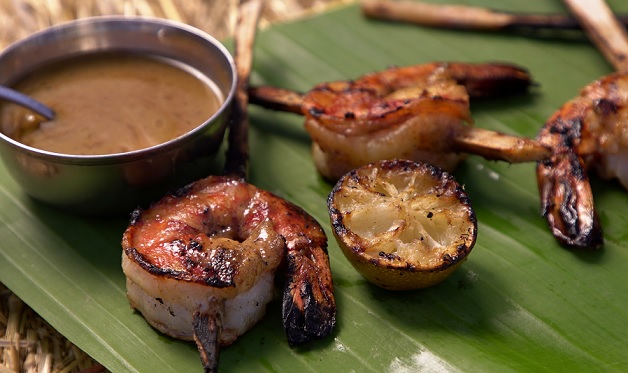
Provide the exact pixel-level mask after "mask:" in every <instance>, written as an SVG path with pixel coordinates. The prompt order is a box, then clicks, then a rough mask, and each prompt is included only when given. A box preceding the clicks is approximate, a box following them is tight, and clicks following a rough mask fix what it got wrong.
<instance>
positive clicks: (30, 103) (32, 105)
mask: <svg viewBox="0 0 628 373" xmlns="http://www.w3.org/2000/svg"><path fill="white" fill-rule="evenodd" d="M0 100H6V101H9V102H12V103H14V104H18V105H20V106H24V107H25V108H28V109H30V110H32V111H34V112H35V113H37V114H39V115H41V116H42V117H44V118H46V119H48V120H52V119H54V117H55V112H54V111H53V110H52V109H51V108H49V107H48V106H46V105H44V104H42V103H41V102H39V101H37V100H35V99H33V98H32V97H29V96H27V95H25V94H23V93H21V92H18V91H16V90H14V89H11V88H9V87H5V86H0Z"/></svg>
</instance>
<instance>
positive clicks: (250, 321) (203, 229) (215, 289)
mask: <svg viewBox="0 0 628 373" xmlns="http://www.w3.org/2000/svg"><path fill="white" fill-rule="evenodd" d="M260 8H261V1H259V0H251V1H248V2H247V1H243V2H241V4H240V12H241V14H240V17H239V23H238V29H237V30H236V66H237V71H238V83H237V94H236V100H235V103H234V107H233V109H232V114H231V115H232V116H231V118H230V119H231V120H230V134H229V151H228V153H227V158H228V161H227V162H226V165H225V174H226V175H225V176H209V177H207V178H204V179H201V180H198V181H196V182H194V183H191V184H189V185H188V186H186V187H183V188H181V189H180V190H178V191H176V192H174V193H172V194H171V195H168V196H166V197H164V198H163V199H161V200H160V201H158V202H156V203H154V204H153V205H152V206H150V207H149V208H148V209H145V210H140V209H138V210H136V211H135V212H134V213H133V215H132V219H131V221H130V224H129V226H128V228H127V229H126V231H125V232H124V235H123V238H122V247H123V254H122V269H123V272H124V274H125V275H126V278H127V296H128V298H129V301H130V303H131V306H132V307H133V308H135V309H137V310H138V311H139V312H141V313H142V315H143V316H144V318H145V319H146V320H147V321H148V322H149V323H150V324H151V325H152V326H153V327H155V328H156V329H157V330H159V331H161V332H163V333H165V334H167V335H170V336H172V337H174V338H180V339H184V340H193V341H195V342H196V345H197V347H198V350H199V353H200V355H201V360H202V362H203V366H204V368H205V371H207V372H214V371H216V370H217V368H218V357H219V348H220V346H226V345H229V344H231V343H233V342H234V341H235V340H236V338H237V337H238V336H240V335H242V334H243V333H244V332H246V331H247V330H248V329H249V328H251V327H252V326H253V325H254V324H255V323H256V322H258V321H259V320H260V319H261V318H262V317H263V316H264V313H265V308H266V305H267V304H268V303H269V302H270V301H271V300H272V298H273V293H274V290H273V288H274V279H275V275H276V273H277V272H278V271H279V270H280V269H283V270H284V271H283V272H284V273H285V285H284V291H283V300H282V313H283V316H282V318H283V324H284V329H285V332H286V335H287V339H288V343H289V344H290V345H296V344H300V343H304V342H307V341H309V340H311V339H314V338H320V337H323V336H325V335H328V334H329V333H330V332H331V331H332V330H333V327H334V325H335V320H336V305H335V300H334V294H333V283H332V278H331V270H330V267H329V257H328V254H327V238H326V236H325V233H324V231H323V229H322V228H321V226H320V225H319V224H318V222H317V221H316V220H315V219H314V218H312V217H311V216H310V215H308V214H307V213H306V212H305V211H304V210H302V209H301V208H299V207H297V206H296V205H294V204H292V203H290V202H288V201H285V200H283V199H281V198H279V197H277V196H275V195H273V194H271V193H269V192H267V191H264V190H261V189H259V188H257V187H255V186H253V185H251V184H249V183H247V182H246V181H245V176H246V161H247V160H248V148H247V144H246V142H247V120H248V116H247V112H246V106H247V103H248V96H247V91H246V88H247V85H248V77H249V72H250V68H251V59H252V56H251V55H250V53H251V49H252V43H253V39H254V33H255V28H256V24H257V19H258V17H259V12H260Z"/></svg>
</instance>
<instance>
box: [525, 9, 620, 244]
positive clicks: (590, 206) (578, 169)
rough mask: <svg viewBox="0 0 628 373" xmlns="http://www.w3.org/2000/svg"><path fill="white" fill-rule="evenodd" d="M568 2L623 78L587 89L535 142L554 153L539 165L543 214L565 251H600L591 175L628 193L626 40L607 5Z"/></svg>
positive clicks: (603, 80) (600, 235)
mask: <svg viewBox="0 0 628 373" xmlns="http://www.w3.org/2000/svg"><path fill="white" fill-rule="evenodd" d="M565 2H566V3H567V5H568V6H569V7H570V8H571V9H572V10H573V11H574V14H575V15H576V18H578V19H579V20H580V21H581V22H582V23H583V26H584V28H585V29H586V30H587V33H588V34H589V35H590V37H591V39H592V41H593V42H594V43H595V44H596V45H597V46H598V47H599V48H600V50H601V51H602V52H603V54H604V56H605V57H606V58H607V60H608V61H609V62H610V63H611V64H612V65H613V67H615V68H616V69H617V70H619V71H620V72H618V73H614V74H611V75H608V76H605V77H602V78H600V79H599V80H597V81H595V82H593V83H591V84H589V85H588V86H586V87H584V88H583V89H582V90H581V92H580V95H579V96H578V97H576V98H574V99H572V100H571V101H569V102H567V103H565V104H564V105H563V106H562V107H561V108H560V109H558V110H557V111H556V112H555V113H554V114H553V115H552V116H551V117H550V118H549V119H548V120H547V122H546V123H545V125H544V127H543V128H542V129H541V131H540V132H539V134H538V136H537V139H538V140H539V141H541V142H543V143H544V144H547V145H549V146H551V147H552V149H553V152H552V156H551V157H550V158H549V159H547V160H544V161H542V162H539V163H538V165H537V183H538V187H539V192H540V195H541V211H542V214H543V216H545V218H546V219H547V222H548V225H549V227H550V229H551V230H552V233H553V234H554V236H555V237H556V239H557V240H558V241H559V242H560V243H561V244H563V245H565V246H567V247H581V248H590V249H599V248H601V247H602V246H603V244H604V237H603V232H602V227H601V224H600V221H599V217H598V214H597V212H596V209H595V204H594V201H593V192H592V190H591V185H590V183H589V177H588V174H587V172H588V171H590V170H595V171H597V174H598V175H599V176H601V177H602V178H604V179H614V178H616V179H618V180H619V181H620V182H621V184H622V185H623V186H624V187H625V188H628V164H627V163H626V161H627V160H628V135H627V133H628V59H626V56H628V34H627V33H626V31H625V30H624V29H623V27H622V26H621V25H620V24H619V23H618V22H617V21H616V20H615V19H613V18H614V17H613V14H612V12H611V11H610V9H608V7H607V6H606V4H605V3H604V2H603V1H587V2H586V3H585V2H581V1H572V0H565ZM593 14H595V16H592V15H593Z"/></svg>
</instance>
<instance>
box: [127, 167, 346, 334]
mask: <svg viewBox="0 0 628 373" xmlns="http://www.w3.org/2000/svg"><path fill="white" fill-rule="evenodd" d="M122 246H123V248H124V255H123V258H122V259H123V260H122V268H123V270H124V273H125V274H126V275H127V290H128V294H129V299H130V300H131V305H132V307H133V308H135V309H137V310H139V311H140V312H141V313H142V315H143V316H144V317H145V318H146V319H147V320H148V321H149V322H150V323H151V325H153V326H154V327H155V328H156V329H158V330H160V331H161V332H163V333H165V334H168V335H170V336H173V337H175V338H180V339H186V340H192V339H193V338H194V335H195V330H194V328H193V321H194V319H195V317H196V316H195V314H196V313H200V314H209V315H210V316H211V317H213V318H215V320H216V321H215V322H216V323H218V324H220V332H219V335H218V341H219V343H220V345H228V344H230V343H232V342H233V341H235V339H236V338H237V337H238V336H239V335H241V334H243V333H244V332H245V331H246V330H248V329H249V328H250V327H251V326H252V325H253V324H254V323H255V322H257V321H259V320H260V319H261V317H262V316H263V315H264V309H265V306H266V304H267V303H268V302H269V301H270V300H271V299H272V295H273V283H274V277H275V272H276V271H277V270H278V268H279V265H280V264H281V263H285V266H286V267H285V268H286V285H285V286H286V287H285V290H284V299H283V314H284V325H285V328H286V333H287V337H288V342H289V343H290V344H291V345H295V344H299V343H302V342H305V341H307V340H309V339H312V338H314V337H320V336H323V335H326V334H327V333H329V331H330V328H332V327H333V324H334V317H333V315H334V312H335V311H334V310H335V305H334V297H333V285H332V280H331V271H330V268H329V264H328V256H327V251H326V247H327V238H326V236H325V234H324V232H323V230H322V228H321V226H320V225H319V224H318V223H317V222H316V221H315V220H314V218H312V217H311V216H309V215H308V214H307V213H306V212H305V211H303V210H302V209H300V208H299V207H297V206H295V205H293V204H291V203H289V202H287V201H285V200H283V199H281V198H279V197H277V196H275V195H273V194H271V193H269V192H266V191H264V190H261V189H259V188H257V187H255V186H253V185H251V184H248V183H246V182H244V181H242V180H238V179H234V178H232V177H228V176H210V177H208V178H205V179H202V180H199V181H196V182H194V183H192V184H190V185H188V186H187V187H185V188H182V189H181V190H179V191H177V192H176V193H174V194H172V195H169V196H166V197H164V198H163V199H161V200H160V201H158V202H157V203H155V204H154V205H153V206H151V207H150V208H148V209H146V210H141V211H140V210H138V211H136V212H135V214H134V216H133V219H132V220H131V222H130V225H129V227H128V228H127V230H126V231H125V233H124V236H123V242H122Z"/></svg>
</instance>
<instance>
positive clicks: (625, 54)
mask: <svg viewBox="0 0 628 373" xmlns="http://www.w3.org/2000/svg"><path fill="white" fill-rule="evenodd" d="M564 2H565V4H567V6H568V7H569V8H570V9H571V11H572V12H573V14H574V15H575V16H576V18H577V19H578V20H579V21H580V23H581V25H582V27H583V28H584V30H585V32H586V33H587V35H588V36H589V39H591V41H592V42H593V44H595V46H596V47H597V48H598V49H599V50H600V52H601V53H602V54H603V55H604V57H605V58H606V60H607V61H608V62H609V63H610V64H611V65H613V67H614V68H615V70H617V71H620V72H628V32H626V28H625V27H624V26H623V25H622V24H621V23H619V21H618V20H617V18H616V17H615V15H614V14H613V12H612V10H611V9H610V8H609V7H608V5H607V4H606V3H605V2H604V0H564Z"/></svg>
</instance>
